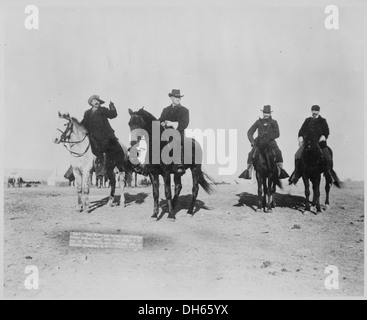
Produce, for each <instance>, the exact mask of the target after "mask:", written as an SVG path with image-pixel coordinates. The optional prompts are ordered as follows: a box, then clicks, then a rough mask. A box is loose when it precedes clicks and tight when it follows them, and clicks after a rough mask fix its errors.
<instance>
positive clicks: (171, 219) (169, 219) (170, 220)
mask: <svg viewBox="0 0 367 320" xmlns="http://www.w3.org/2000/svg"><path fill="white" fill-rule="evenodd" d="M167 219H168V221H169V222H175V221H176V218H170V217H168V218H167Z"/></svg>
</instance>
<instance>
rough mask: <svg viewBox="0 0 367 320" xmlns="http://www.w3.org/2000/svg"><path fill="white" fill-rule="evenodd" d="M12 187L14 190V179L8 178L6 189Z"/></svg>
mask: <svg viewBox="0 0 367 320" xmlns="http://www.w3.org/2000/svg"><path fill="white" fill-rule="evenodd" d="M10 187H13V188H15V178H14V177H9V178H8V188H10Z"/></svg>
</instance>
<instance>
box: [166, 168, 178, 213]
mask: <svg viewBox="0 0 367 320" xmlns="http://www.w3.org/2000/svg"><path fill="white" fill-rule="evenodd" d="M163 180H164V192H165V195H166V199H167V205H168V219H169V220H174V219H176V217H175V215H174V213H173V207H172V191H171V174H170V173H165V175H164V176H163Z"/></svg>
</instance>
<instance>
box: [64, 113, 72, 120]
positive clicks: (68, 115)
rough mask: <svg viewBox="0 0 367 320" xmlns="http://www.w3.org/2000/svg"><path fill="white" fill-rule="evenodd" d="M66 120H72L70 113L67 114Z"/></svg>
mask: <svg viewBox="0 0 367 320" xmlns="http://www.w3.org/2000/svg"><path fill="white" fill-rule="evenodd" d="M65 118H66V119H68V120H71V117H70V114H69V112H68V113H66V114H65Z"/></svg>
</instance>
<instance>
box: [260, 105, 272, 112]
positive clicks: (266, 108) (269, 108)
mask: <svg viewBox="0 0 367 320" xmlns="http://www.w3.org/2000/svg"><path fill="white" fill-rule="evenodd" d="M261 111H262V112H264V113H272V112H273V111H271V106H269V105H266V106H264V109H263V110H261Z"/></svg>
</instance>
